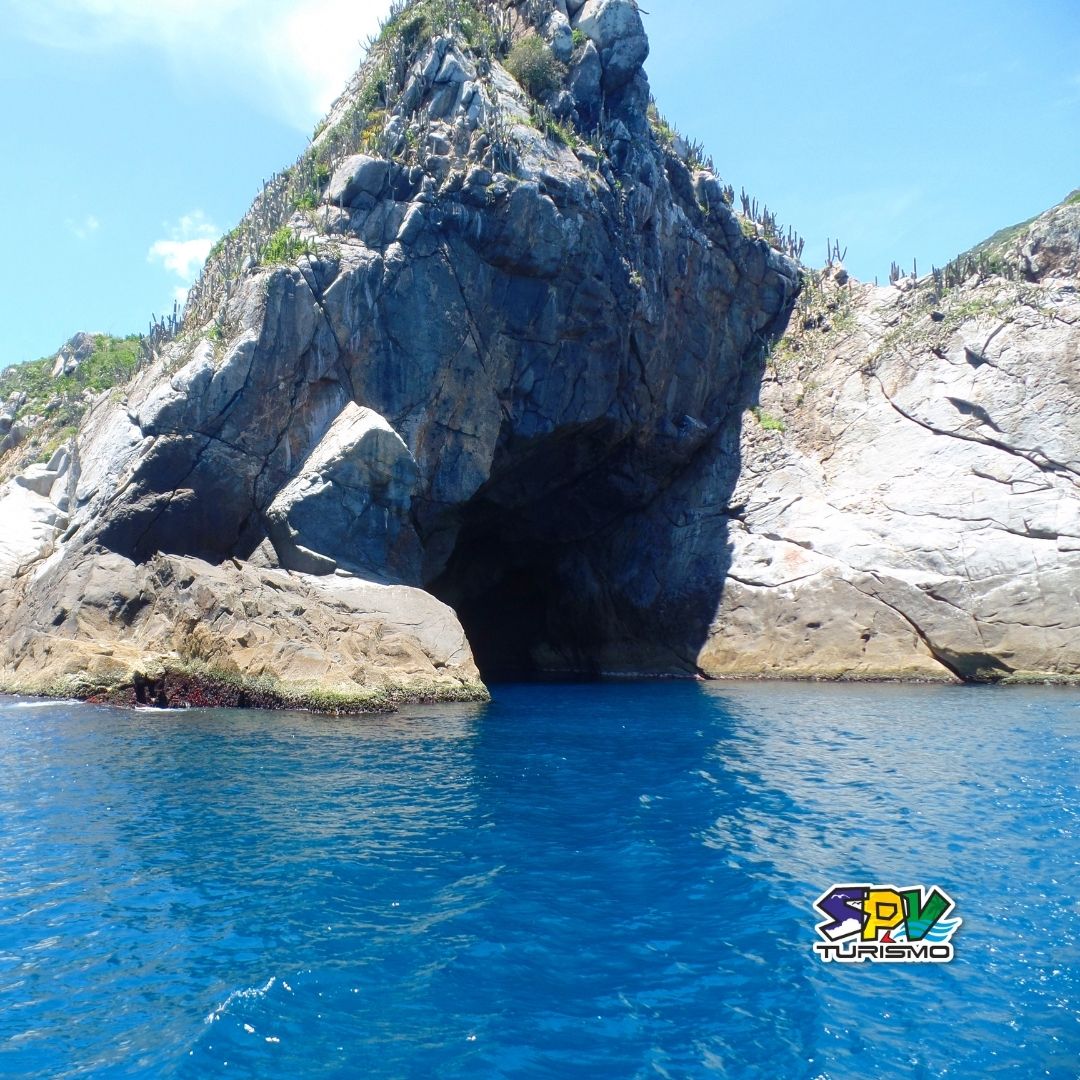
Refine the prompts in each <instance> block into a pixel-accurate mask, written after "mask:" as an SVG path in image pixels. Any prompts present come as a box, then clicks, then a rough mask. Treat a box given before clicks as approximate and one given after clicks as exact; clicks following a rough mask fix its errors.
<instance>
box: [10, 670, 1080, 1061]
mask: <svg viewBox="0 0 1080 1080" xmlns="http://www.w3.org/2000/svg"><path fill="white" fill-rule="evenodd" d="M1078 787H1080V693H1077V692H1076V691H1069V690H1057V689H1052V688H1033V689H1010V690H1003V689H990V688H982V689H976V688H960V687H919V686H909V687H900V686H831V685H822V686H817V685H798V684H725V685H719V686H718V685H700V684H693V683H621V684H620V683H600V684H581V685H572V686H563V685H537V686H516V685H515V686H504V687H497V688H496V699H495V702H494V703H493V704H492V705H490V706H486V707H483V706H462V707H459V706H449V707H448V706H439V707H430V708H422V709H414V710H411V711H409V712H408V713H407V714H405V715H402V716H397V717H391V718H385V717H379V718H363V719H350V720H341V719H330V718H322V717H317V716H309V715H303V714H295V713H255V712H216V713H215V712H194V711H193V712H187V713H169V712H164V713H154V712H126V711H119V710H111V709H106V708H99V707H93V706H85V705H76V704H62V703H61V704H56V703H52V704H44V703H40V702H22V701H15V700H12V699H3V700H0V1075H3V1076H5V1077H49V1078H59V1077H97V1076H101V1077H113V1076H116V1077H126V1076H138V1077H142V1076H146V1077H181V1078H188V1077H192V1078H194V1077H200V1078H201V1077H218V1076H222V1077H224V1076H230V1077H232V1076H238V1077H260V1078H277V1077H282V1078H285V1077H288V1078H309V1077H310V1078H323V1077H393V1078H397V1077H559V1078H562V1077H571V1078H572V1077H578V1076H580V1077H593V1078H597V1077H600V1078H603V1077H618V1078H622V1077H627V1078H630V1077H697V1076H718V1077H763V1078H764V1077H768V1078H803V1077H805V1078H807V1080H810V1078H830V1080H846V1078H855V1077H860V1078H862V1077H871V1078H872V1077H884V1076H888V1077H900V1078H908V1077H910V1078H929V1077H965V1078H966V1077H995V1078H996V1077H1008V1078H1013V1077H1015V1078H1025V1080H1027V1078H1031V1077H1044V1076H1045V1077H1055V1078H1057V1077H1061V1078H1064V1077H1068V1078H1070V1080H1073V1078H1075V1077H1077V1076H1078V1075H1080V1014H1078V1004H1080V903H1078V891H1080V837H1078V828H1077V825H1078V822H1077V814H1078V806H1080V790H1078ZM859 881H869V882H878V883H890V884H896V885H899V886H903V885H907V884H913V883H920V884H927V885H931V884H937V885H940V886H941V887H942V888H944V889H945V890H946V891H947V892H948V893H949V894H950V895H951V896H952V898H953V899H954V900H955V901H956V903H957V908H956V911H955V913H954V914H956V915H958V916H961V917H962V918H963V925H962V927H961V928H960V929H959V930H958V931H957V933H956V936H955V938H954V939H953V941H954V945H955V948H956V959H955V960H954V961H953V962H952V963H951V964H947V965H919V966H887V965H869V964H863V965H858V966H856V965H840V964H824V963H822V962H821V960H820V959H818V958H817V957H816V956H815V955H814V954H813V953H812V949H811V946H812V943H813V941H814V940H815V931H814V924H815V923H816V922H817V921H818V919H819V916H817V914H816V913H815V912H814V911H813V909H812V904H813V901H814V900H815V899H816V898H817V897H818V895H819V894H820V893H821V892H823V891H824V890H825V888H826V887H827V886H829V885H831V884H833V883H834V882H837V883H838V882H859Z"/></svg>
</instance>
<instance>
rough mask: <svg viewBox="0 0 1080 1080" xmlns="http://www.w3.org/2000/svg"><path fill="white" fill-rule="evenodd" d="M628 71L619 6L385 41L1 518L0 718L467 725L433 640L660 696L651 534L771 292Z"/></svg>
mask: <svg viewBox="0 0 1080 1080" xmlns="http://www.w3.org/2000/svg"><path fill="white" fill-rule="evenodd" d="M647 53H648V44H647V39H646V37H645V33H644V30H643V26H642V22H641V16H640V13H639V12H638V10H637V6H636V3H634V2H633V0H585V2H584V3H582V2H580V0H579V2H576V3H575V2H570V3H564V2H563V0H530V2H522V3H513V2H510V0H491V2H489V0H419V2H414V3H408V4H397V5H395V8H394V9H393V11H392V17H391V19H390V21H389V22H388V24H387V25H386V27H385V28H384V30H383V32H382V34H381V35H380V38H379V40H378V41H377V42H375V43H374V44H373V46H372V49H371V52H370V56H369V58H368V61H367V62H366V63H365V65H364V67H363V68H362V69H361V71H360V72H359V73H358V75H357V77H356V78H355V79H354V81H353V82H352V84H351V85H350V87H349V88H348V90H347V91H346V93H345V95H343V97H342V98H341V99H340V100H339V101H338V102H337V104H336V105H335V106H334V108H333V110H332V111H331V113H330V115H329V116H328V118H327V121H326V123H325V124H324V125H323V127H322V129H321V130H320V132H319V134H318V135H317V136H316V138H315V140H314V142H313V144H312V146H311V148H310V149H309V151H308V152H307V153H306V154H305V155H304V156H303V157H302V158H301V160H300V161H298V162H297V164H296V165H295V166H294V167H293V168H292V169H290V170H288V171H287V172H285V173H283V174H281V175H280V176H279V177H277V178H275V180H274V181H273V182H272V183H271V184H270V185H269V186H268V187H267V190H266V191H265V192H264V193H263V195H262V196H260V198H259V199H258V200H257V201H256V204H255V206H254V207H253V209H252V212H251V213H250V214H249V215H248V217H247V218H246V219H245V221H244V222H242V223H241V226H240V227H239V228H238V229H237V230H235V231H234V232H233V233H232V234H230V236H229V237H226V238H225V240H224V241H223V242H222V244H220V245H219V247H218V249H217V250H216V251H215V252H214V253H212V255H211V258H210V261H209V263H208V265H207V267H206V269H205V271H204V274H203V278H202V281H201V282H200V283H199V285H198V286H197V287H196V289H195V290H193V294H192V296H191V298H190V299H189V303H188V308H187V312H186V315H185V318H184V321H183V324H182V326H180V327H176V326H170V327H169V328H168V330H169V333H167V334H165V335H162V336H159V337H158V338H157V339H156V340H155V345H156V349H155V354H154V357H153V359H152V362H150V363H149V364H146V365H144V366H143V367H142V369H141V370H140V371H139V372H138V374H137V375H136V377H135V378H134V380H133V381H132V382H131V383H130V384H129V385H128V386H127V387H126V388H125V389H124V391H123V392H122V393H118V392H112V393H110V394H105V395H103V396H102V397H101V398H99V399H97V400H96V401H95V402H94V404H93V407H92V408H91V410H90V412H89V413H88V415H87V416H86V417H85V419H84V420H83V421H82V423H81V426H80V428H79V432H78V435H77V438H75V439H74V440H73V442H72V443H71V444H70V445H68V446H65V447H63V448H61V449H60V450H58V451H57V453H56V455H55V456H54V457H53V458H52V460H50V461H48V462H42V463H41V464H39V465H37V466H35V467H34V468H33V469H32V470H31V471H30V472H29V473H24V474H22V475H20V476H18V477H16V478H15V479H14V480H13V481H11V482H10V483H9V484H8V485H7V487H6V488H5V492H4V514H5V518H6V520H7V524H6V525H5V538H4V543H3V547H2V555H3V560H4V567H3V572H5V573H6V575H7V582H6V584H5V594H4V607H3V616H2V618H3V623H4V632H3V641H4V644H3V646H2V651H0V671H2V673H3V681H4V683H5V684H6V685H7V686H9V687H17V688H20V689H24V690H30V691H43V692H52V693H63V692H67V693H80V694H91V695H104V696H114V697H115V696H119V697H120V698H121V699H131V698H132V697H138V698H145V697H151V698H154V699H160V700H170V701H174V702H175V701H178V700H199V699H200V695H203V696H204V697H207V698H208V699H209V698H213V699H215V700H216V699H227V700H235V701H239V702H243V701H254V702H265V703H271V704H274V703H282V702H288V701H294V702H300V703H309V704H312V703H313V704H320V705H328V704H329V705H336V706H340V707H343V708H352V707H364V706H365V705H366V704H370V703H373V702H384V701H394V700H401V699H405V698H410V697H431V696H470V695H475V694H477V693H480V692H482V687H481V684H480V680H479V675H478V670H477V667H476V665H475V664H474V661H473V656H472V653H471V651H470V647H469V644H468V643H467V641H466V633H464V632H463V630H462V626H461V623H463V624H464V627H465V629H466V630H467V636H468V639H469V641H470V642H471V643H472V647H473V649H475V651H476V654H477V656H478V658H479V659H480V661H481V665H482V667H483V669H484V671H485V673H489V672H494V673H497V672H500V671H514V672H521V671H523V670H535V669H555V670H575V671H595V670H600V669H608V668H611V669H616V670H644V671H679V672H688V671H693V670H695V669H696V664H697V652H698V651H699V649H700V647H701V645H702V644H703V642H704V641H705V640H706V637H707V632H708V626H709V622H710V619H711V618H712V615H713V614H714V613H715V610H716V604H717V601H718V599H719V589H720V587H721V586H722V581H723V575H722V574H719V573H718V572H717V570H718V568H719V565H720V563H722V560H719V561H718V560H717V558H716V553H715V552H714V551H713V550H711V549H710V548H709V547H708V545H709V544H711V543H712V537H710V536H705V535H704V534H703V536H702V539H703V540H704V541H706V542H707V543H706V546H705V547H703V548H700V549H696V548H695V549H691V547H692V546H691V547H687V546H686V545H685V544H684V542H683V537H684V533H683V531H682V525H681V522H680V521H679V520H678V515H677V514H676V515H671V514H670V513H669V512H668V511H667V510H666V509H665V510H663V511H661V512H658V511H657V509H656V508H657V507H658V506H661V505H663V506H667V504H668V503H669V502H670V499H671V498H673V497H675V496H673V495H672V492H674V491H676V490H682V489H683V488H684V487H686V486H687V485H689V487H690V488H693V489H694V490H697V489H698V488H699V487H700V484H701V482H702V481H705V480H707V481H708V483H709V485H711V486H710V487H709V490H708V491H707V492H706V491H701V492H699V494H700V497H701V498H702V499H704V500H706V501H708V502H709V504H710V505H711V506H712V507H713V508H714V511H715V513H717V514H720V515H723V514H724V513H725V511H726V506H727V492H726V491H725V490H724V483H720V484H719V485H713V479H712V478H711V477H708V476H706V474H705V473H703V472H702V471H701V464H700V463H701V461H702V459H703V458H708V457H709V456H710V455H711V454H712V453H713V450H714V447H715V445H716V444H717V441H718V440H721V441H723V440H727V439H730V432H731V430H732V429H733V425H736V426H737V424H738V421H739V412H740V406H739V401H740V394H741V393H742V392H743V387H744V385H745V383H746V380H747V378H748V377H750V378H752V373H753V369H754V366H755V364H756V363H757V361H758V359H759V358H760V356H761V354H762V351H763V349H764V348H765V347H766V346H767V345H768V343H769V342H770V341H771V340H772V339H773V338H774V337H775V336H776V335H777V334H778V333H779V332H780V331H782V329H783V327H784V325H785V323H786V321H787V318H788V315H789V312H790V310H791V306H792V304H793V302H794V300H795V297H796V294H797V291H798V274H797V270H796V267H795V265H794V263H793V262H792V261H791V260H790V259H788V258H787V257H785V256H784V255H783V254H781V253H779V252H778V251H777V250H775V249H774V247H773V246H770V244H769V243H767V242H766V241H765V240H763V239H758V238H757V236H756V235H755V230H754V229H753V228H748V227H747V223H745V222H741V221H740V220H739V219H738V218H737V216H736V215H735V214H734V213H733V212H732V210H731V208H730V205H729V203H730V192H729V191H725V190H724V189H723V187H722V186H721V184H720V183H719V181H718V180H717V178H716V176H715V175H713V174H712V172H711V171H709V170H708V169H707V168H705V167H704V165H703V164H702V163H701V162H700V161H699V160H698V159H697V157H696V156H695V155H694V154H693V153H692V152H691V151H689V150H688V149H687V147H686V146H685V144H683V143H682V142H681V140H678V139H676V138H674V137H673V133H672V132H671V131H670V130H669V129H668V128H667V127H666V125H664V124H663V123H662V122H661V121H660V120H659V118H658V116H657V114H656V113H655V110H654V109H653V108H652V106H651V100H650V94H649V87H648V81H647V79H646V77H645V74H644V72H643V70H642V63H643V62H644V60H645V58H646V56H647ZM643 528H644V529H645V530H646V532H647V545H648V548H647V550H640V549H639V545H640V544H641V543H642V539H641V533H642V529H643ZM676 549H677V550H678V556H677V558H676V559H674V560H673V564H672V565H671V567H668V566H667V565H665V564H664V562H663V561H662V560H661V559H660V557H659V556H660V553H661V552H667V551H673V550H676ZM699 563H700V564H702V565H701V566H699ZM699 570H700V571H701V572H699ZM448 605H452V607H451V606H448ZM452 608H453V609H456V611H457V613H458V615H460V619H461V623H459V621H458V618H457V617H456V616H455V613H454V610H452Z"/></svg>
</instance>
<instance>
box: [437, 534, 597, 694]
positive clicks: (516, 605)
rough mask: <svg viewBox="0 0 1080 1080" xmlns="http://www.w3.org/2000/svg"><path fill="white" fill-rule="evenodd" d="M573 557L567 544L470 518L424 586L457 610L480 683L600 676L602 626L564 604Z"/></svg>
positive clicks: (572, 606)
mask: <svg viewBox="0 0 1080 1080" xmlns="http://www.w3.org/2000/svg"><path fill="white" fill-rule="evenodd" d="M576 556H577V552H575V550H574V546H573V545H572V544H567V543H554V542H547V541H543V540H537V539H533V538H529V537H528V535H527V534H525V533H523V532H522V531H520V530H519V529H517V528H515V526H514V523H513V522H511V521H507V520H506V518H505V516H504V515H496V514H485V513H480V514H474V515H470V519H469V520H468V521H467V523H466V524H465V525H464V526H463V528H462V531H461V533H460V535H459V537H458V542H457V544H456V546H455V548H454V551H453V554H452V555H451V557H450V560H449V561H448V563H447V565H446V568H445V569H444V570H443V572H442V573H441V574H440V575H439V577H438V578H436V579H435V580H434V581H433V582H431V583H430V584H429V585H428V588H429V590H430V591H431V592H432V593H434V595H435V596H437V597H438V598H439V599H440V600H442V601H443V602H444V603H447V604H449V605H450V606H451V607H452V608H454V610H455V611H456V612H457V615H458V618H459V619H460V620H461V624H462V626H463V627H464V628H465V633H466V635H467V636H468V639H469V643H470V645H471V646H472V649H473V655H474V657H475V659H476V663H477V666H478V667H479V668H480V673H481V675H482V676H483V678H484V679H485V681H488V682H506V681H519V680H540V679H544V678H559V677H564V678H574V679H581V678H596V677H598V676H599V674H600V671H599V666H598V663H597V659H596V646H597V642H598V640H600V639H601V638H602V636H603V633H604V630H603V627H601V626H599V625H597V621H596V619H595V618H592V617H590V614H589V612H588V611H587V610H582V605H580V604H574V605H571V604H568V603H567V595H568V594H567V590H568V589H573V587H574V586H573V584H572V583H571V582H570V581H568V580H567V568H568V566H572V565H574V564H575V562H576V561H577V557H576ZM579 599H580V594H579ZM571 608H573V610H571Z"/></svg>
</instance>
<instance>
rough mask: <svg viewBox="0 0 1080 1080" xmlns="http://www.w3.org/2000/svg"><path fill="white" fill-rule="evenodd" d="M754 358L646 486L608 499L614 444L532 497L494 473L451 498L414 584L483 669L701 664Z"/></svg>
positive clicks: (606, 671) (728, 547)
mask: <svg viewBox="0 0 1080 1080" xmlns="http://www.w3.org/2000/svg"><path fill="white" fill-rule="evenodd" d="M763 372H764V363H763V362H749V363H748V365H747V370H746V371H745V373H744V375H743V378H742V381H741V385H740V387H739V389H738V393H737V394H735V395H733V404H732V407H731V409H730V410H729V412H728V413H727V415H726V416H725V418H724V419H723V421H722V423H720V424H719V426H718V430H717V431H716V433H715V434H714V435H713V436H712V437H711V438H710V439H709V440H708V441H706V442H705V443H704V445H703V446H702V447H701V448H700V449H699V450H698V452H697V453H696V454H695V455H694V456H693V457H692V458H691V459H690V460H689V461H688V462H687V463H686V464H685V465H684V466H683V467H682V468H681V469H678V470H676V471H675V473H674V474H673V475H672V476H670V477H669V478H668V480H667V481H666V483H665V484H664V486H662V487H660V488H659V489H655V487H654V488H653V489H651V490H650V493H649V496H648V498H647V499H645V500H633V499H629V500H626V501H625V502H623V503H622V504H620V503H619V501H618V498H617V496H616V494H615V489H617V488H618V486H619V482H620V479H625V478H626V473H625V471H624V470H623V468H622V467H621V463H620V462H619V461H618V460H617V455H615V458H616V460H608V461H606V462H605V463H604V464H603V465H602V466H599V465H598V467H597V468H595V469H594V470H592V471H590V472H589V473H587V474H586V475H585V476H583V477H582V478H580V479H579V480H578V481H577V482H574V483H568V484H567V485H566V486H565V487H561V488H558V489H556V490H555V491H551V492H547V493H544V494H543V495H541V496H539V497H537V498H536V499H535V500H534V501H529V500H528V499H527V498H525V497H523V496H524V489H523V485H522V484H521V482H520V481H519V480H513V479H511V480H510V481H509V482H500V481H498V480H495V481H493V482H492V483H490V484H488V485H486V486H485V488H484V489H483V490H482V491H481V492H480V493H479V494H478V496H477V497H476V498H475V499H473V500H472V501H470V502H469V503H468V504H467V505H465V506H464V507H463V508H462V509H461V512H460V518H459V524H460V528H459V531H458V534H457V542H456V544H455V546H454V549H453V552H452V554H451V555H450V557H449V559H448V560H447V562H446V564H445V567H444V568H443V569H442V570H441V572H439V573H438V574H437V575H436V576H435V577H433V578H431V579H430V580H429V581H427V582H425V588H427V589H428V590H429V591H431V592H432V593H434V594H435V595H436V596H437V597H438V598H439V599H441V600H442V601H444V602H445V603H447V604H449V605H450V606H451V607H453V608H454V609H455V610H456V612H457V614H458V617H459V619H460V620H461V622H462V625H463V626H464V628H465V631H466V634H467V635H468V638H469V642H470V644H471V645H472V648H473V653H474V656H475V658H476V661H477V665H478V667H479V668H480V671H481V674H482V675H483V677H484V678H485V680H488V681H506V680H520V679H525V680H528V679H543V678H599V677H601V676H604V675H626V676H632V675H652V676H656V675H662V676H694V675H697V674H700V668H699V665H698V657H699V654H700V653H701V650H702V648H703V647H704V645H705V644H706V642H707V641H708V639H709V636H710V632H711V630H712V628H713V624H714V620H715V618H716V614H717V611H718V609H719V607H720V604H721V600H722V598H723V591H724V583H725V580H726V578H727V574H728V571H729V570H730V568H731V562H732V544H731V540H730V535H729V534H730V529H731V523H732V520H733V519H737V518H738V517H739V514H740V508H739V507H738V506H736V505H732V497H733V494H734V492H735V488H736V484H737V482H738V479H739V472H740V437H741V431H742V424H743V416H744V410H745V409H746V408H749V407H751V406H752V405H754V404H756V403H757V400H758V391H759V389H760V385H761V377H762V375H763ZM562 451H563V452H565V448H562ZM493 471H494V472H495V473H496V474H497V469H496V470H493ZM542 471H546V472H550V471H555V472H557V471H558V464H557V463H555V464H554V465H553V464H552V463H551V462H548V463H547V464H546V465H545V466H544V469H543V470H542Z"/></svg>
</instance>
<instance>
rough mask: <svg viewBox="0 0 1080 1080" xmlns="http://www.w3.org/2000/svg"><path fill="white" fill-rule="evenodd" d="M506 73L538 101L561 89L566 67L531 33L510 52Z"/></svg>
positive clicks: (537, 36)
mask: <svg viewBox="0 0 1080 1080" xmlns="http://www.w3.org/2000/svg"><path fill="white" fill-rule="evenodd" d="M506 70H507V71H509V72H510V74H511V75H513V76H514V78H515V79H517V81H518V82H519V83H520V84H521V87H522V89H524V90H525V91H526V92H527V93H528V94H529V95H530V97H533V98H535V99H536V100H537V101H542V100H543V99H544V98H546V97H547V96H548V94H550V93H551V92H552V91H554V90H557V89H558V88H559V87H560V86H561V85H562V80H563V76H564V75H565V73H566V68H565V66H564V65H563V64H561V63H560V62H559V61H558V60H556V59H555V54H554V53H553V52H552V51H551V49H550V48H548V46H547V44H546V43H545V42H544V40H543V39H542V38H541V37H540V36H539V35H537V34H527V35H526V36H525V37H523V38H522V39H521V40H520V41H519V42H518V43H517V44H516V45H515V46H514V47H513V48H512V49H511V50H510V55H509V56H508V57H507V58H506Z"/></svg>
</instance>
